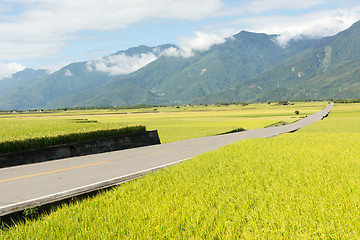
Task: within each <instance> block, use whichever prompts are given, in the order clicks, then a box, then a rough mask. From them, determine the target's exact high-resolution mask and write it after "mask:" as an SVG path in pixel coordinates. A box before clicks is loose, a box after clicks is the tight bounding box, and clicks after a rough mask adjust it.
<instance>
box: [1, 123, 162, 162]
mask: <svg viewBox="0 0 360 240" xmlns="http://www.w3.org/2000/svg"><path fill="white" fill-rule="evenodd" d="M155 144H160V138H159V135H158V132H157V130H154V131H146V132H141V133H134V134H126V135H121V136H115V137H107V138H100V139H94V140H87V141H81V142H76V143H69V144H61V145H55V146H50V147H44V148H39V149H33V150H26V151H21V152H14V153H6V154H0V168H5V167H11V166H18V165H23V164H30V163H38V162H45V161H50V160H56V159H62V158H68V157H76V156H85V155H90V154H96V153H104V152H110V151H117V150H123V149H129V148H135V147H143V146H149V145H155Z"/></svg>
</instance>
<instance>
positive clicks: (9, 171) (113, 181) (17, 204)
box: [0, 103, 334, 216]
mask: <svg viewBox="0 0 360 240" xmlns="http://www.w3.org/2000/svg"><path fill="white" fill-rule="evenodd" d="M333 105H334V104H333V103H331V104H329V105H328V106H327V107H326V108H325V109H323V110H322V111H320V112H317V113H315V114H313V115H311V116H309V117H307V118H304V119H302V120H300V121H297V122H295V123H292V124H288V125H284V126H279V127H269V128H263V129H256V130H248V131H244V132H239V133H231V134H226V135H219V136H211V137H203V138H197V139H190V140H184V141H179V142H172V143H167V144H160V145H153V146H147V147H140V148H134V149H128V150H121V151H114V152H108V153H101V154H94V155H87V156H82V157H73V158H66V159H61V160H54V161H49V162H43V163H36V164H29V165H21V166H15V167H9V168H2V169H0V216H5V215H8V214H10V213H14V212H18V211H21V210H24V209H26V208H31V207H36V206H40V205H44V204H49V203H52V202H57V201H60V200H63V199H68V198H71V197H74V196H77V195H80V194H84V193H88V192H93V191H96V190H99V189H102V188H107V187H110V186H114V185H118V184H121V183H122V182H124V181H127V180H129V179H132V178H136V177H139V176H141V175H144V174H146V173H149V172H151V171H154V170H157V169H161V168H164V167H166V166H170V165H173V164H176V163H179V162H182V161H184V160H187V159H190V158H192V157H194V156H196V155H199V154H201V153H204V152H208V151H211V150H215V149H217V148H219V147H222V146H225V145H227V144H230V143H233V142H236V141H239V140H242V139H247V138H266V137H273V136H276V135H279V134H282V133H286V132H293V131H296V130H297V129H300V128H302V127H304V126H306V125H309V124H310V123H312V122H315V121H318V120H321V119H322V118H324V117H325V116H327V115H328V113H329V112H330V110H331V108H332V107H333Z"/></svg>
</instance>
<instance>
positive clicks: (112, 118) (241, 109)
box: [0, 102, 327, 151]
mask: <svg viewBox="0 0 360 240" xmlns="http://www.w3.org/2000/svg"><path fill="white" fill-rule="evenodd" d="M326 104H327V103H326V102H315V103H310V102H309V103H294V105H287V106H281V105H278V104H270V105H269V104H250V105H247V106H242V105H228V106H217V105H209V106H182V107H178V108H176V107H171V106H170V107H160V108H155V109H130V110H129V109H122V110H121V109H120V110H117V111H115V110H84V111H54V112H44V113H15V114H13V113H11V114H5V113H3V114H0V151H1V145H6V146H7V145H9V144H12V143H13V142H15V143H14V144H15V145H17V144H18V143H19V142H23V144H22V145H21V146H20V147H17V149H19V148H21V147H26V145H29V144H27V143H28V141H29V139H31V141H32V142H33V141H34V139H37V142H38V145H37V146H39V147H41V144H42V143H43V145H44V146H46V145H48V144H46V143H47V142H50V143H51V141H48V138H56V137H58V136H64V135H71V134H78V135H82V134H84V133H87V132H95V133H96V132H97V131H100V132H101V131H104V130H117V129H122V128H125V127H133V126H145V127H146V129H147V130H158V132H159V136H160V140H161V142H162V143H167V142H173V141H179V140H184V139H190V138H196V137H204V136H211V135H216V134H220V133H223V132H228V131H231V130H233V129H236V128H240V127H242V128H245V129H255V128H262V127H265V126H268V125H270V124H273V123H276V122H279V121H285V122H293V121H296V120H298V119H299V118H300V117H303V116H305V115H309V114H312V113H315V112H317V111H319V110H321V109H322V108H324V107H325V106H326ZM296 110H298V111H299V112H300V114H299V115H295V113H294V111H296ZM136 130H138V129H136ZM120 131H121V130H120ZM99 135H100V136H102V135H101V134H99ZM15 147H16V146H15ZM15 147H14V148H15ZM4 148H5V147H4Z"/></svg>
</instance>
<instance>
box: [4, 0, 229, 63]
mask: <svg viewBox="0 0 360 240" xmlns="http://www.w3.org/2000/svg"><path fill="white" fill-rule="evenodd" d="M4 2H5V3H9V4H10V3H12V1H9V0H4ZM15 2H16V3H17V4H19V5H22V6H24V9H25V10H24V11H23V12H21V13H20V14H19V15H13V16H8V15H2V13H1V12H0V36H1V38H0V46H1V47H0V60H1V59H2V60H14V59H16V60H17V59H23V58H29V57H50V56H53V55H55V54H57V53H59V52H60V50H61V49H62V47H64V45H65V42H66V41H68V40H71V39H76V38H77V33H78V32H79V31H86V30H99V31H114V30H121V29H124V28H127V27H129V25H131V24H133V23H137V22H141V21H145V20H147V19H151V18H153V19H175V20H179V19H181V20H200V19H203V18H206V17H210V16H214V15H216V13H217V11H218V10H219V9H221V8H223V4H222V2H221V0H197V1H193V0H177V1H168V0H152V1H148V0H132V1H127V0H104V1H92V0H91V1H89V0H77V1H58V0H16V1H15Z"/></svg>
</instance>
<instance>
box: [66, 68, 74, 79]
mask: <svg viewBox="0 0 360 240" xmlns="http://www.w3.org/2000/svg"><path fill="white" fill-rule="evenodd" d="M64 75H65V77H71V76H73V75H74V74H73V73H72V72H71V71H70V70H69V69H66V70H65V73H64Z"/></svg>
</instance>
